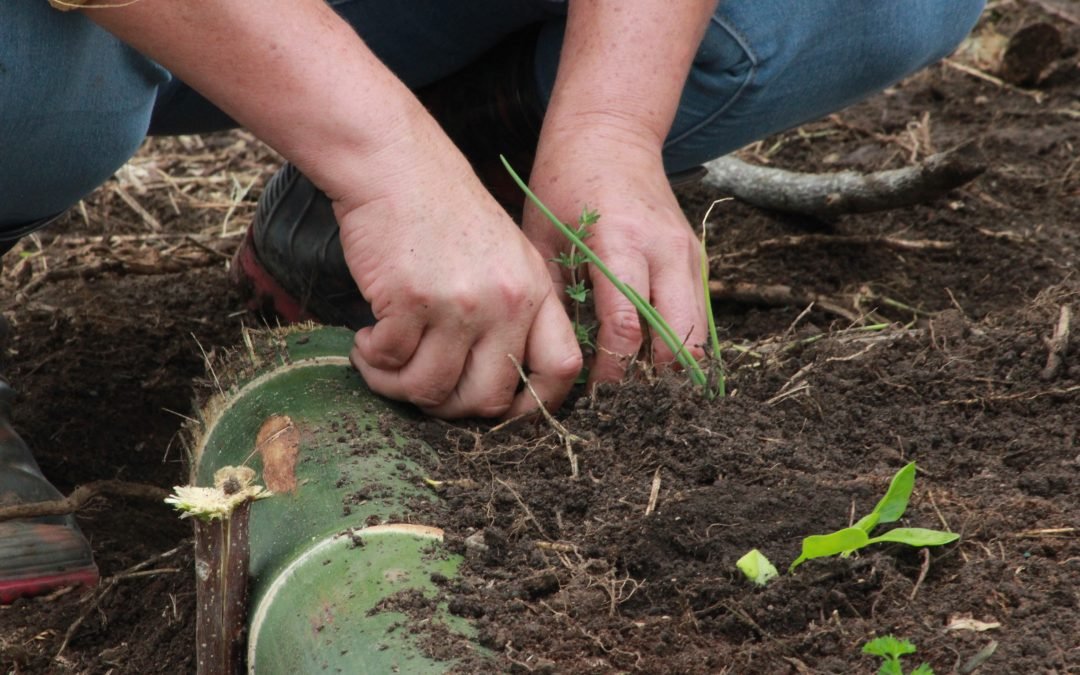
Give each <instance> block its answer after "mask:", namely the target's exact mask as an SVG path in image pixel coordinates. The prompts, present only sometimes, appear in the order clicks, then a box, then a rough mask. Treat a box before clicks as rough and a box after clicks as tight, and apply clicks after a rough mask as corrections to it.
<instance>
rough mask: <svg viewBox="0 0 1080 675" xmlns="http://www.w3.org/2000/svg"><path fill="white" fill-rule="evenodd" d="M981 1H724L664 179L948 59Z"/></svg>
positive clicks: (684, 105)
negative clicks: (938, 61)
mask: <svg viewBox="0 0 1080 675" xmlns="http://www.w3.org/2000/svg"><path fill="white" fill-rule="evenodd" d="M983 4H984V0H816V1H815V2H805V3H803V2H791V1H790V0H727V1H725V2H722V3H720V5H719V7H718V9H717V11H716V13H715V15H714V16H713V17H712V19H711V21H710V23H709V26H708V28H707V30H706V33H705V38H704V40H703V41H702V44H701V47H700V49H699V51H698V54H697V57H696V59H695V61H694V65H693V67H692V69H691V72H690V75H689V77H688V79H687V84H686V88H685V89H684V92H683V96H682V99H681V101H680V106H679V111H678V114H677V115H676V118H675V123H674V124H673V126H672V131H671V133H670V134H669V137H668V140H667V143H666V145H665V149H664V158H665V164H666V166H667V168H668V170H669V171H678V170H681V169H685V168H688V167H691V166H694V165H696V164H700V163H702V162H706V161H708V160H710V159H714V158H716V157H719V156H720V155H723V154H726V153H728V152H731V151H733V150H736V149H738V148H739V147H741V146H743V145H746V144H747V143H750V142H752V141H755V140H758V139H760V138H763V137H764V136H767V135H769V134H773V133H777V132H779V131H783V130H785V129H789V128H791V127H794V126H797V125H799V124H803V123H805V122H809V121H812V120H814V119H818V118H820V117H823V116H825V115H827V114H829V113H832V112H835V111H837V110H839V109H841V108H844V107H846V106H848V105H851V104H853V103H855V102H857V101H859V100H862V99H864V98H866V97H867V96H870V95H871V94H873V93H875V92H878V91H880V90H881V89H884V88H885V87H887V86H889V85H891V84H894V83H895V82H897V81H898V80H900V79H902V78H904V77H906V76H908V75H910V74H912V73H914V72H916V71H918V70H920V69H921V68H924V67H925V66H927V65H930V64H931V63H933V62H935V61H937V60H939V59H941V58H943V57H944V56H946V55H948V54H949V53H950V52H951V51H952V50H953V49H954V48H955V47H956V46H957V45H958V44H959V43H960V41H961V40H963V38H964V37H965V36H966V35H967V34H968V32H969V31H970V30H971V28H972V27H973V26H974V24H975V21H976V20H977V19H978V16H979V14H980V12H981V11H982V8H983Z"/></svg>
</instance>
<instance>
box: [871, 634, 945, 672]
mask: <svg viewBox="0 0 1080 675" xmlns="http://www.w3.org/2000/svg"><path fill="white" fill-rule="evenodd" d="M862 650H863V654H870V655H873V656H879V657H881V659H882V663H881V668H880V669H879V670H878V675H904V669H903V667H902V666H901V665H900V657H901V656H904V655H906V654H914V653H915V651H916V649H915V645H913V644H912V643H911V642H910V641H909V640H901V639H899V638H895V637H893V636H892V635H884V636H882V637H879V638H874V639H873V640H871V641H869V642H867V643H866V644H865V645H863V648H862ZM908 675H934V669H933V668H931V667H930V664H928V663H923V664H921V665H919V667H918V668H916V669H915V670H913V671H911V672H910V673H909V674H908Z"/></svg>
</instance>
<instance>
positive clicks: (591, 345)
mask: <svg viewBox="0 0 1080 675" xmlns="http://www.w3.org/2000/svg"><path fill="white" fill-rule="evenodd" d="M599 219H600V214H599V213H597V212H596V211H593V210H590V209H589V207H587V206H586V207H585V208H583V209H582V210H581V215H580V216H578V222H577V228H575V229H574V234H576V235H577V236H578V238H579V239H580V240H581V241H585V240H586V239H588V238H589V237H590V236H592V233H591V232H589V227H590V226H592V225H595V224H596V221H598V220H599ZM554 262H557V263H559V264H560V265H562V266H563V267H565V268H566V270H567V272H568V274H569V276H570V281H569V283H567V284H566V297H568V298H569V299H570V302H571V303H572V306H573V308H574V312H573V317H572V319H571V322H572V323H573V326H574V335H575V336H576V337H577V341H578V344H579V345H581V348H582V349H583V350H587V353H591V352H594V351H596V343H595V342H593V336H594V335H595V334H596V323H595V322H592V321H586V320H584V319H583V318H582V317H583V316H584V315H585V314H586V309H587V307H588V302H589V288H588V286H586V285H585V276H584V266H585V263H587V262H588V259H587V258H586V257H585V256H584V255H583V254H582V253H581V251H580V250H578V247H577V246H571V247H570V250H569V251H564V252H560V253H559V255H558V257H557V258H555V259H554ZM587 376H588V370H587V369H585V370H582V372H581V375H579V376H578V380H579V384H580V383H583V382H584V381H585V380H586V379H587Z"/></svg>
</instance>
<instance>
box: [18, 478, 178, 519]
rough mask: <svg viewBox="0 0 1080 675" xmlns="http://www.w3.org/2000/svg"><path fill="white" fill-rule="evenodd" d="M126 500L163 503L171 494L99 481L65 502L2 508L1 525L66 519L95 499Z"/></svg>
mask: <svg viewBox="0 0 1080 675" xmlns="http://www.w3.org/2000/svg"><path fill="white" fill-rule="evenodd" d="M106 495H107V496H110V497H125V498H135V499H145V500H147V501H153V502H160V503H164V501H165V498H166V497H168V496H169V491H168V490H166V489H165V488H161V487H158V486H157V485H148V484H146V483H129V482H127V481H122V480H98V481H94V482H92V483H86V484H84V485H80V486H78V487H77V488H75V489H74V490H72V491H71V494H69V495H68V496H67V497H64V498H63V499H55V500H53V501H48V502H33V503H31V504H14V505H12V506H0V521H5V520H14V519H15V518H37V517H39V516H64V515H67V514H69V513H75V512H76V511H78V510H79V509H81V508H82V507H83V506H85V505H86V504H87V502H89V501H90V500H92V499H93V498H94V497H99V496H106Z"/></svg>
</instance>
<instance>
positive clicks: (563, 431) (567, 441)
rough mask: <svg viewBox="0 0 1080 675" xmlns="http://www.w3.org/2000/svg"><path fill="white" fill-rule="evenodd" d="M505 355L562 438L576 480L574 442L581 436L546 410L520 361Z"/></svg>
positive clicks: (541, 412)
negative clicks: (573, 432)
mask: <svg viewBox="0 0 1080 675" xmlns="http://www.w3.org/2000/svg"><path fill="white" fill-rule="evenodd" d="M506 356H507V357H508V358H509V359H510V361H511V362H512V363H513V364H514V368H516V369H517V371H518V375H519V376H521V381H522V382H524V383H525V388H526V389H528V390H529V394H531V395H532V397H533V400H534V401H536V405H537V407H538V409H539V410H540V414H541V415H543V416H544V419H546V420H547V423H548V424H550V425H551V428H552V429H554V430H555V433H556V434H558V435H559V438H561V439H562V442H563V447H565V448H566V458H567V460H569V462H570V477H571V478H573V479H575V480H576V479H577V478H578V476H580V473H579V471H578V458H577V454H575V453H574V442H575V441H579V442H580V441H581V437H580V436H576V435H575V434H572V433H570V431H569V430H568V429H567V428H566V427H565V426H563V425H562V423H561V422H559V420H557V419H555V418H554V417H552V416H551V413H550V412H548V409H547V406H545V405H544V402H543V401H541V400H540V397H539V396H538V395H537V393H536V390H535V389H533V386H532V382H529V378H528V376H526V375H525V369H524V368H522V367H521V363H520V362H519V361H518V360H517V359H516V358H514V355H513V354H507V355H506Z"/></svg>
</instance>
